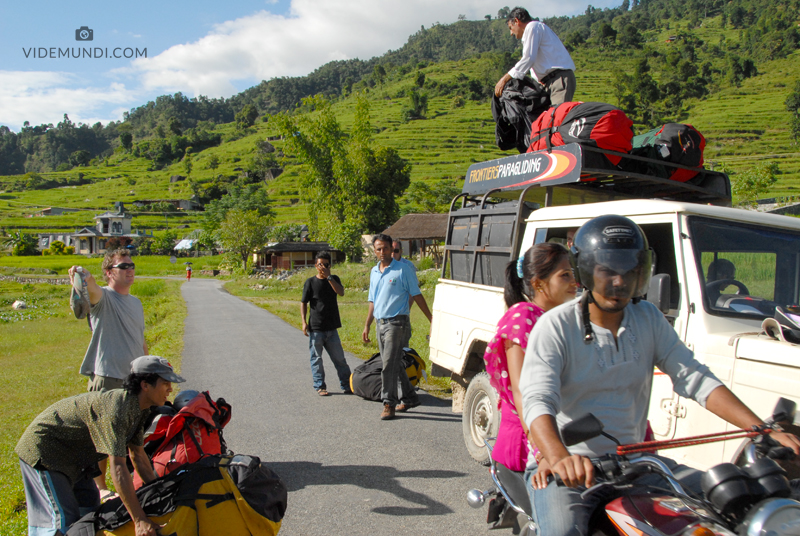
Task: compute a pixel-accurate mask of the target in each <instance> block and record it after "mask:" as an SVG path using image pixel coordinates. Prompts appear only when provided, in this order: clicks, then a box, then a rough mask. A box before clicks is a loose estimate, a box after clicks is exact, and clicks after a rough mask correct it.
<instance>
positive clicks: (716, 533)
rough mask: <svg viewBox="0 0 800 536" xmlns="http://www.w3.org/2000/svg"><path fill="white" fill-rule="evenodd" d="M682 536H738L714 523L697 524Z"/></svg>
mask: <svg viewBox="0 0 800 536" xmlns="http://www.w3.org/2000/svg"><path fill="white" fill-rule="evenodd" d="M682 536H736V535H735V534H734V533H733V532H731V531H729V530H727V529H726V528H724V527H721V526H719V525H715V524H712V523H706V522H701V523H695V524H694V525H691V526H689V527H688V528H687V529H685V530H684V531H683V534H682Z"/></svg>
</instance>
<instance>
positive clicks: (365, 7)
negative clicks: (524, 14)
mask: <svg viewBox="0 0 800 536" xmlns="http://www.w3.org/2000/svg"><path fill="white" fill-rule="evenodd" d="M275 1H276V0H265V4H264V5H265V7H266V8H267V9H266V10H264V11H259V12H257V13H254V14H252V15H249V16H245V17H241V18H239V19H235V20H231V21H226V22H223V23H220V24H217V25H216V26H214V27H213V29H212V30H211V31H210V32H209V33H208V34H207V35H206V36H205V37H203V38H201V39H199V40H197V41H195V42H192V43H185V44H178V45H175V46H172V47H170V48H169V49H167V50H166V51H164V52H162V53H161V54H159V55H157V56H155V57H150V58H139V59H136V60H134V61H132V62H131V63H130V64H129V65H128V66H127V67H124V68H116V69H111V70H109V71H107V72H105V73H103V74H100V75H97V74H94V75H93V76H92V77H91V78H83V77H80V76H77V75H74V74H69V73H65V72H45V71H38V72H26V71H2V70H0V125H8V126H10V127H12V128H17V129H18V128H19V127H20V126H21V125H22V123H23V121H30V122H31V123H32V124H40V123H50V122H57V121H59V120H60V119H61V117H62V116H63V114H64V113H68V114H69V116H70V119H72V120H73V121H74V122H78V121H81V122H85V123H92V122H95V121H98V120H100V121H102V122H104V123H105V122H107V121H109V120H118V119H121V113H122V112H123V111H126V110H129V109H130V108H133V107H136V106H141V105H143V104H145V103H146V102H147V101H148V100H154V99H155V98H156V96H157V95H160V94H164V93H173V92H177V91H181V92H183V93H184V94H186V95H188V96H197V95H207V96H210V97H229V96H231V95H233V94H235V93H236V92H237V91H238V89H237V88H241V87H245V86H247V85H252V84H256V83H258V82H259V81H261V80H269V79H270V78H273V77H281V76H304V75H307V74H309V73H310V72H312V71H313V70H314V69H317V68H318V67H320V66H322V65H324V64H326V63H328V62H330V61H333V60H342V59H352V58H361V59H369V58H371V57H373V56H380V55H382V54H384V53H385V52H387V51H388V50H394V49H397V48H400V47H401V46H403V45H404V44H405V43H406V41H407V40H408V37H409V36H410V35H411V34H413V33H415V32H417V31H418V30H419V28H420V25H424V26H425V27H426V28H428V27H430V25H431V24H433V23H436V22H439V23H442V24H449V23H452V22H455V21H456V20H457V18H458V15H460V14H463V15H466V17H467V19H469V20H480V19H482V18H483V17H484V15H487V14H491V15H492V16H496V14H497V10H498V9H499V7H500V6H501V5H505V4H506V3H502V4H497V3H496V2H494V1H489V0H434V1H431V0H402V1H396V0H292V4H291V8H290V10H289V12H288V15H285V16H284V15H275V14H273V13H271V12H270V11H269V9H270V7H271V4H273V3H274V2H275ZM618 3H619V0H599V1H597V2H595V5H596V6H597V7H598V8H602V7H605V6H611V5H617V4H618ZM508 5H510V6H514V5H516V3H515V2H510V3H508ZM585 6H586V0H545V1H544V2H540V3H538V4H537V5H536V6H535V8H534V7H532V8H531V14H532V15H533V16H536V17H548V16H552V15H571V14H575V13H580V12H582V11H583V10H584V9H585ZM113 32H114V33H117V31H116V30H113ZM134 37H138V36H137V35H134ZM87 74H88V73H87ZM104 75H105V76H108V77H111V78H112V79H113V80H116V81H117V82H118V83H115V84H110V85H108V86H107V87H103V85H102V84H98V83H97V82H96V81H97V80H102V79H103V76H104ZM121 82H124V84H125V85H123V84H122V83H121ZM579 83H580V82H579Z"/></svg>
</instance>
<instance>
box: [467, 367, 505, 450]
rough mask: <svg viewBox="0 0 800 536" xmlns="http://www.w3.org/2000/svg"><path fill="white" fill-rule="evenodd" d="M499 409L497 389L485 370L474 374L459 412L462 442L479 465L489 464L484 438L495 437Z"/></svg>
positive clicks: (498, 423) (498, 425) (498, 421)
mask: <svg viewBox="0 0 800 536" xmlns="http://www.w3.org/2000/svg"><path fill="white" fill-rule="evenodd" d="M499 427H500V411H499V410H498V409H497V391H495V389H494V387H492V386H491V384H490V383H489V375H488V374H487V373H485V372H481V373H479V374H476V375H475V376H474V377H473V378H472V380H471V381H470V382H469V387H467V394H466V396H465V397H464V411H463V413H462V414H461V428H462V430H463V433H464V443H465V444H466V446H467V450H468V451H469V454H470V456H472V457H473V458H474V459H475V461H477V462H478V463H480V464H481V465H489V453H488V452H486V445H485V444H484V443H483V440H484V439H488V438H490V437H497V430H498V428H499Z"/></svg>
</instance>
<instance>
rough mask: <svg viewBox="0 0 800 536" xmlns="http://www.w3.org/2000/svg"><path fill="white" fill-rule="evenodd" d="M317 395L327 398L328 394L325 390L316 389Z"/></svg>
mask: <svg viewBox="0 0 800 536" xmlns="http://www.w3.org/2000/svg"><path fill="white" fill-rule="evenodd" d="M317 394H318V395H319V396H329V395H330V393H329V392H328V391H327V390H326V389H317Z"/></svg>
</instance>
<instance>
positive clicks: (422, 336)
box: [225, 263, 450, 396]
mask: <svg viewBox="0 0 800 536" xmlns="http://www.w3.org/2000/svg"><path fill="white" fill-rule="evenodd" d="M372 266H373V264H372V263H344V264H337V265H335V266H334V267H333V269H332V273H334V274H335V275H338V276H339V278H340V279H341V280H342V284H343V285H344V287H345V295H344V296H342V297H339V298H338V302H339V316H340V317H341V320H342V327H341V328H339V338H340V339H341V341H342V346H343V347H344V349H345V351H347V352H350V353H352V354H353V355H355V356H356V357H358V358H359V359H368V358H369V357H370V356H372V355H373V354H375V353H377V351H378V342H377V339H376V338H375V323H374V322H373V324H372V334H371V335H370V340H371V342H370V343H369V344H364V343H363V342H362V341H361V333H362V332H363V330H364V321H365V320H366V318H367V293H368V291H369V272H370V270H371V269H372ZM315 274H316V269H314V268H308V269H306V270H302V271H300V272H298V273H296V274H294V275H293V276H291V277H289V278H288V279H285V280H284V281H278V280H277V279H269V280H262V279H249V278H238V279H233V280H231V281H230V282H228V283H226V284H225V288H226V289H227V290H228V292H230V293H231V294H233V295H235V296H239V297H240V298H242V299H245V300H247V301H249V302H252V303H254V304H255V305H257V306H259V307H261V308H262V309H266V310H267V311H269V312H270V313H272V314H274V315H277V316H278V317H280V318H281V319H283V320H285V321H286V322H288V323H289V324H291V325H293V326H295V327H296V328H297V329H300V326H301V324H300V295H301V294H302V292H303V283H304V282H305V280H306V279H308V278H309V277H312V276H314V275H315ZM417 276H418V279H419V285H420V290H422V295H423V296H424V297H425V301H427V302H428V307H430V306H432V305H433V291H434V287H435V286H436V282H437V281H438V279H439V271H438V270H435V269H434V270H425V271H421V272H418V274H417ZM256 285H261V286H262V287H263V288H261V289H257V288H255V287H256ZM411 331H412V335H411V342H410V345H411V347H412V348H414V349H415V350H416V351H417V352H418V353H419V355H420V357H422V358H423V359H424V360H425V364H426V368H427V372H430V366H431V365H430V359H429V355H430V351H429V345H428V340H427V339H426V335H428V333H430V323H429V322H428V319H427V318H425V315H423V314H422V312H421V311H420V310H419V307H417V306H414V307H412V308H411ZM421 386H422V387H423V388H424V389H425V390H426V391H428V392H430V393H431V394H434V395H437V396H441V395H447V394H449V393H450V381H449V380H448V379H445V378H433V377H431V376H429V377H428V380H427V381H425V380H423V381H422V383H421Z"/></svg>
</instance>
